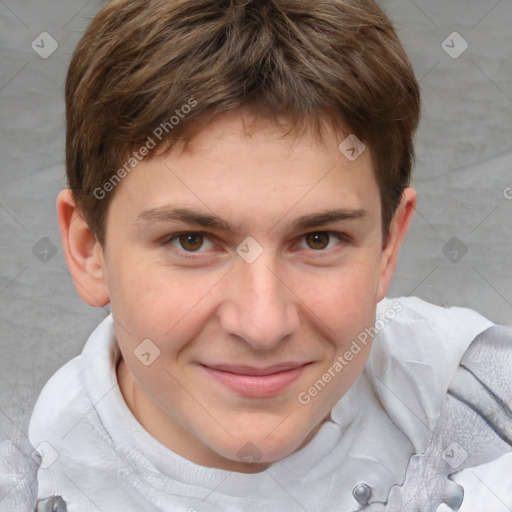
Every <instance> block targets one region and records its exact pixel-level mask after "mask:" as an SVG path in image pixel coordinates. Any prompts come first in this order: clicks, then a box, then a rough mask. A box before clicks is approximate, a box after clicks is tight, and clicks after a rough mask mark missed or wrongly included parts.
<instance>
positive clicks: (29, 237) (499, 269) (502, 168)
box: [0, 0, 512, 437]
mask: <svg viewBox="0 0 512 512" xmlns="http://www.w3.org/2000/svg"><path fill="white" fill-rule="evenodd" d="M380 3H381V4H382V5H383V6H384V8H385V9H386V10H387V12H388V13H389V15H390V17H391V18H392V19H393V20H394V22H395V24H396V27H397V29H398V32H399V35H400V37H401V39H402V41H403V43H404V46H405V48H406V50H407V51H408V53H409V55H410V57H411V60H412V62H413V65H414V67H415V70H416V74H417V76H418V78H419V79H420V83H421V87H422V91H423V118H422V121H421V125H420V129H419V131H418V134H417V167H416V172H415V178H414V186H415V187H416V189H417V191H418V195H419V203H418V210H417V212H416V215H415V219H414V221H413V225H412V228H411V231H410V234H409V235H408V238H407V240H406V242H405V244H404V246H403V249H402V251H401V253H400V259H399V264H398V268H397V271H396V275H395V279H394V282H393V285H392V287H391V290H390V293H389V296H391V297H393V296H400V295H417V296H419V297H421V298H423V299H426V300H429V301H431V302H433V303H436V304H440V305H445V306H452V305H457V306H466V307H470V308H473V309H476V310H478V311H480V312H481V313H482V314H484V315H485V316H487V317H488V318H490V319H491V320H493V321H495V322H498V323H503V324H512V286H511V284H512V268H511V264H510V260H511V258H510V255H511V253H512V227H511V223H510V219H511V218H512V199H507V198H506V197H505V196H506V195H508V197H509V198H512V188H511V189H509V188H508V187H512V172H511V168H512V148H511V144H510V140H511V134H512V133H511V132H512V130H511V128H512V66H511V61H512V31H511V29H510V26H511V24H512V1H511V0H501V1H497V0H474V1H461V0H452V1H450V2H446V1H443V0H434V1H433V0H428V1H427V0H425V1H420V0H415V1H414V2H413V1H411V0H384V1H382V2H380ZM101 5H102V2H101V1H99V0H91V1H89V2H86V1H85V0H67V1H66V2H57V1H56V0H38V1H37V2H36V1H30V0H18V1H17V0H0V59H1V61H0V62H1V67H0V158H1V165H0V320H1V323H0V347H1V357H0V432H4V433H5V432H7V435H11V436H13V434H12V433H13V432H14V433H15V434H16V437H18V436H19V435H22V432H25V433H26V431H27V427H28V421H29V418H30V413H31V410H32V408H33V405H34V403H35V400H36V398H37V396H38V394H39V392H40V390H41V388H42V387H43V385H44V383H45V382H46V381H47V380H48V378H49V377H50V376H51V375H52V374H53V373H54V372H55V371H56V370H57V369H58V368H59V367H60V366H62V365H63V364H64V363H65V362H66V361H68V360H69V359H71V358H72V357H74V356H76V355H77V354H79V353H80V352H81V350H82V347H83V345H84V343H85V341H86V339H87V337H88V336H89V334H90V333H91V332H92V330H93V329H94V328H95V327H96V325H97V324H98V323H99V322H100V321H101V320H102V319H103V318H104V317H105V316H106V315H107V314H108V308H92V307H90V306H87V305H86V304H85V303H83V302H82V301H81V299H80V298H79V297H78V295H77V293H76V291H75V288H74V285H73V282H72V280H71V277H70V275H69V272H68V270H67V267H66V264H65V260H64V257H63V252H62V249H61V245H60V233H59V229H58V225H57V218H56V211H55V199H56V196H57V193H58V191H59V190H60V189H61V188H63V187H64V186H65V180H64V166H63V161H64V138H65V129H64V102H63V87H64V79H65V74H66V71H67V64H68V61H69V58H70V55H71V52H72V50H73V49H74V47H75V46H76V44H77V42H78V40H79V38H80V36H81V34H82V32H83V30H84V28H85V27H86V26H87V24H88V23H89V21H90V19H91V17H92V16H93V15H94V13H95V12H96V11H97V9H98V8H99V7H100V6H101ZM42 32H48V33H49V34H50V35H51V36H52V37H53V38H54V39H55V40H56V41H57V43H58V48H57V50H56V51H55V52H54V53H53V54H52V55H51V56H49V57H48V58H46V59H44V58H42V57H41V56H40V55H38V53H36V51H34V49H33V48H32V46H31V45H32V42H33V41H35V42H36V43H38V42H39V43H38V44H39V45H40V46H41V43H40V40H41V37H40V34H41V33H42ZM452 32H458V33H459V34H460V36H462V37H463V38H464V40H466V41H467V43H468V44H469V47H468V49H467V50H466V51H465V52H464V53H463V54H462V55H460V56H459V57H458V58H453V57H452V56H450V55H448V53H447V52H446V51H445V49H443V46H442V43H443V41H445V40H446V43H445V45H444V46H445V47H446V45H448V46H451V47H453V48H451V49H450V48H448V49H449V50H450V51H452V52H454V51H457V50H459V49H460V48H462V47H461V45H460V41H459V40H458V39H457V38H455V39H454V38H453V37H452V38H450V37H448V36H449V35H450V34H451V33H452ZM44 37H46V36H44ZM447 38H448V39H447ZM45 48H46V49H48V48H49V43H48V40H46V44H45ZM507 191H509V192H510V194H507ZM457 240H458V241H457ZM45 250H46V251H47V252H44V251H45ZM55 251H56V252H55ZM466 251H467V252H466ZM54 252H55V254H53V253H54ZM10 433H11V434H10Z"/></svg>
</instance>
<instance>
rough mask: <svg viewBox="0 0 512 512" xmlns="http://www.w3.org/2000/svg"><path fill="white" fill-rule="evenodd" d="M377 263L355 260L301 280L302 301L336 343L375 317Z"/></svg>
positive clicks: (360, 328) (358, 330) (357, 331)
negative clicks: (327, 329) (315, 276)
mask: <svg viewBox="0 0 512 512" xmlns="http://www.w3.org/2000/svg"><path fill="white" fill-rule="evenodd" d="M377 274H378V273H377V266H376V265H375V264H374V263H371V262H370V261H364V260H361V261H358V262H354V263H352V264H350V265H347V266H344V267H340V268H339V269H337V270H333V272H332V273H326V274H325V275H324V276H322V277H321V278H317V279H314V280H313V279H310V280H307V281H304V282H303V285H302V287H301V288H302V290H303V291H302V293H303V294H304V297H307V298H308V299H306V300H304V302H305V303H306V304H307V305H308V306H309V305H311V306H310V308H311V310H312V311H313V312H314V313H315V315H316V316H317V317H318V318H319V319H321V320H322V321H323V322H324V324H325V325H326V326H327V327H328V328H329V329H330V331H329V332H330V335H329V337H332V336H334V335H336V340H337V342H339V343H340V344H343V343H346V342H347V340H348V337H350V336H354V335H355V336H357V334H359V332H360V331H361V330H362V329H364V328H365V327H367V326H368V325H372V324H373V322H374V319H375V310H376V303H375V286H376V285H375V283H376V279H377Z"/></svg>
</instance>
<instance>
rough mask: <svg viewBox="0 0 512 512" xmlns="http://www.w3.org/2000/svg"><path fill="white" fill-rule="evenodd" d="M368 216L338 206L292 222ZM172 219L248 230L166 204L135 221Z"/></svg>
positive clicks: (305, 224) (301, 225)
mask: <svg viewBox="0 0 512 512" xmlns="http://www.w3.org/2000/svg"><path fill="white" fill-rule="evenodd" d="M366 216H367V213H366V211H365V210H362V209H348V208H336V209H332V210H325V211H321V212H317V213H311V214H308V215H303V216H301V217H299V218H297V219H296V220H295V221H294V222H293V223H292V225H291V227H292V229H307V228H314V227H317V226H321V225H323V224H328V223H333V222H338V221H344V220H357V219H364V218H365V217H366ZM172 221H181V222H184V223H186V224H190V225H196V226H202V227H205V228H211V229H216V230H219V231H225V232H228V233H232V234H239V233H241V232H247V230H246V229H245V228H244V226H243V225H241V224H239V225H238V226H233V225H232V224H230V223H229V222H228V221H226V220H224V219H222V218H220V217H218V216H216V215H210V214H207V213H203V212H199V211H196V210H192V209H190V208H172V207H166V206H163V207H159V208H152V209H149V210H144V211H143V212H141V213H140V214H139V215H138V216H137V218H136V219H135V221H134V223H135V224H140V223H141V222H142V223H149V222H172Z"/></svg>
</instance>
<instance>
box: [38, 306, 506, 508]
mask: <svg viewBox="0 0 512 512" xmlns="http://www.w3.org/2000/svg"><path fill="white" fill-rule="evenodd" d="M397 302H399V303H400V304H401V305H402V306H403V310H402V311H400V312H398V313H396V315H395V318H394V319H393V320H392V321H390V322H389V323H387V324H386V325H385V327H384V328H383V329H382V330H381V331H380V332H379V333H378V335H377V336H376V338H375V340H374V345H373V348H372V352H371V354H370V358H369V360H368V363H367V365H366V367H365V370H364V371H363V373H362V374H361V376H360V377H359V379H358V380H357V381H356V383H355V384H354V385H353V386H352V388H351V389H350V390H349V391H348V392H347V393H346V394H345V396H343V397H342V399H341V400H340V401H339V402H338V403H337V404H336V405H335V407H334V408H333V409H332V411H331V420H330V421H327V422H326V423H324V424H323V425H322V426H321V428H320V429H319V430H318V432H317V434H316V435H315V437H314V438H313V439H312V440H311V441H310V442H309V443H308V444H307V445H306V446H304V447H303V448H302V449H301V450H299V451H297V452H295V453H293V454H292V455H290V456H288V457H286V458H285V459H283V460H280V461H278V462H276V463H274V464H273V465H272V466H271V467H269V468H268V469H267V470H265V471H263V472H261V473H254V474H246V473H237V472H230V471H225V470H221V469H216V468H208V467H204V466H200V465H198V464H195V463H193V462H191V461H189V460H187V459H185V458H183V457H181V456H179V455H177V454H176V453H174V452H173V451H171V450H169V449H168V448H167V447H165V446H163V445H162V444H161V443H160V442H159V441H157V440H156V439H155V438H153V437H152V436H151V435H150V434H149V433H148V432H147V431H146V430H145V429H144V428H143V427H142V426H141V425H140V424H139V423H138V421H137V420H136V419H135V417H134V416H133V415H132V413H131V411H130V410H129V409H128V406H127V405H126V403H125V402H124V399H123V396H122V394H121V392H120V389H119V387H118V384H117V378H116V364H117V361H118V359H119V357H120V351H119V348H118V346H117V342H116V340H115V335H114V329H113V319H112V317H111V316H108V317H107V318H106V319H105V320H104V321H103V322H102V323H101V324H100V325H99V326H98V327H97V328H96V330H95V331H94V332H93V333H92V334H91V336H90V337H89V339H88V341H87V343H86V345H85V347H84V349H83V352H82V354H81V355H79V356H77V357H75V358H74V359H72V360H71V361H69V362H68V363H66V364H65V365H64V366H63V367H62V368H60V369H59V370H58V371H57V372H56V373H55V374H54V375H53V376H52V377H51V379H50V380H49V381H48V383H47V384H46V385H45V387H44V389H43V390H42V392H41V394H40V396H39V398H38V401H37V403H36V406H35V408H34V412H33V415H32V419H31V422H30V427H29V438H30V441H31V443H32V444H33V445H34V447H35V448H37V449H38V451H40V452H41V455H42V458H43V461H42V464H41V467H40V469H39V471H38V480H39V491H38V495H39V498H46V497H48V496H51V495H61V496H62V497H63V498H64V500H65V501H66V502H67V504H68V512H88V511H91V512H92V511H95V512H97V511H98V510H100V511H102V512H143V511H148V512H155V511H162V512H163V511H165V512H195V511H197V512H215V511H219V512H220V511H223V512H240V511H244V512H252V511H256V510H257V511H259V512H296V511H297V512H302V511H315V512H317V511H318V512H331V511H333V512H334V511H353V510H358V509H359V508H360V507H361V506H360V505H359V504H358V503H357V502H356V500H355V499H354V498H353V496H352V489H353V488H354V486H355V485H356V484H358V483H361V482H364V483H366V484H368V485H370V487H371V488H372V489H373V494H372V501H373V500H374V499H376V500H379V501H385V500H386V497H387V493H388V491H389V489H390V487H391V486H392V485H393V484H401V483H402V481H403V479H404V475H405V471H406V467H407V463H408V461H409V458H410V457H411V455H413V454H414V453H421V452H423V451H424V450H425V449H426V448H427V446H428V444H429V442H430V438H431V435H432V430H433V429H434V427H435V425H436V423H437V419H438V416H439V412H440V408H441V406H442V404H443V400H444V398H445V394H446V391H447V388H448V385H449V381H450V379H451V377H452V375H453V373H454V371H455V369H456V368H457V366H458V364H459V362H460V360H461V358H462V356H463V354H464V352H465V351H466V349H467V348H468V346H469V345H470V344H471V342H472V341H473V339H474V338H475V337H476V336H477V335H478V334H479V333H481V332H482V331H484V330H485V329H487V328H488V327H490V326H492V325H494V324H493V323H492V322H491V321H489V320H487V319H486V318H484V317H483V316H481V315H480V314H478V313H476V312H475V311H472V310H470V309H466V308H458V307H452V308H442V307H439V306H435V305H432V304H429V303H427V302H425V301H423V300H421V299H419V298H417V297H401V298H400V299H388V298H386V299H384V300H383V301H382V302H380V303H379V304H378V307H377V318H382V317H384V314H385V312H386V311H390V310H391V309H392V304H395V306H396V303H397ZM45 442H46V443H48V444H44V443H45ZM40 443H43V444H42V445H41V444H40ZM49 445H51V447H52V448H53V450H55V452H56V455H57V458H56V460H54V461H53V459H54V458H55V453H54V452H53V450H52V449H51V448H49ZM52 461H53V462H52ZM511 461H512V458H510V457H509V456H508V455H507V456H504V457H501V458H500V459H498V460H497V461H495V462H493V463H491V464H488V465H486V466H481V467H480V468H478V469H479V470H483V472H480V473H478V474H479V478H475V477H474V473H473V469H470V470H465V471H463V472H462V473H460V474H459V475H458V476H457V477H456V478H458V480H457V481H460V482H461V483H463V485H470V486H472V488H471V489H467V488H466V489H465V491H466V493H467V495H470V496H471V499H470V500H465V501H464V505H463V507H462V509H461V510H462V511H464V512H482V511H484V510H485V511H486V512H502V511H503V512H504V511H510V510H512V489H510V480H511V479H510V478H508V477H507V478H506V479H505V480H506V481H505V482H499V480H500V479H499V478H496V477H494V476H493V475H495V474H500V473H501V475H503V471H504V469H503V468H505V467H507V468H510V467H512V462H511ZM51 462H52V463H51ZM50 463H51V464H50ZM46 466H48V467H46ZM465 475H468V476H465ZM459 476H460V478H459ZM493 478H495V481H493V480H492V479H493ZM480 479H483V480H484V482H486V484H482V482H481V480H480ZM490 479H491V480H490ZM501 480H503V478H501ZM487 484H488V485H487ZM498 484H499V485H502V486H504V487H503V488H500V487H499V485H498ZM506 485H508V486H509V487H508V488H507V487H506ZM488 486H489V487H490V488H491V489H492V490H490V489H489V487H488ZM494 493H496V494H497V495H498V496H499V498H500V499H501V500H502V501H503V502H504V503H506V502H507V499H508V503H506V505H505V504H501V505H500V501H499V499H498V500H497V499H496V496H495V495H494ZM507 493H508V494H507ZM500 494H501V496H500ZM490 503H492V504H494V503H496V507H499V506H502V508H489V506H488V505H489V504H490ZM493 506H494V505H493ZM507 506H508V507H510V508H507Z"/></svg>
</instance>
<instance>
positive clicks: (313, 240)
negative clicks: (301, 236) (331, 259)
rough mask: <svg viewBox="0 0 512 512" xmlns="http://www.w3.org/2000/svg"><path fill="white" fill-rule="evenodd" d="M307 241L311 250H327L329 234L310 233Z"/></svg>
mask: <svg viewBox="0 0 512 512" xmlns="http://www.w3.org/2000/svg"><path fill="white" fill-rule="evenodd" d="M306 241H307V243H308V245H309V246H310V248H311V249H315V250H322V249H325V248H326V247H327V245H329V233H326V232H319V233H310V234H309V235H306Z"/></svg>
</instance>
